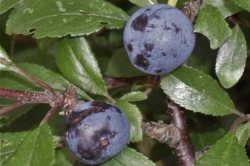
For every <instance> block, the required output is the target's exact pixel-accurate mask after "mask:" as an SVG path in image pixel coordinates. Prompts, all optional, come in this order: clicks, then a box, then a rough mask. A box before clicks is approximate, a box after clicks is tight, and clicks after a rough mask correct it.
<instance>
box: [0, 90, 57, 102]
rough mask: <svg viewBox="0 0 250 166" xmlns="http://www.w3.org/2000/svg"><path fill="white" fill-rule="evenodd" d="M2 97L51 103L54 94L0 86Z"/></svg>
mask: <svg viewBox="0 0 250 166" xmlns="http://www.w3.org/2000/svg"><path fill="white" fill-rule="evenodd" d="M0 98H7V99H13V100H19V101H22V102H23V103H51V102H52V101H53V95H49V94H48V93H46V92H26V91H19V90H10V89H4V88H0Z"/></svg>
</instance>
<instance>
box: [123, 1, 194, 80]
mask: <svg viewBox="0 0 250 166" xmlns="http://www.w3.org/2000/svg"><path fill="white" fill-rule="evenodd" d="M123 43H124V46H125V49H126V51H127V53H128V56H129V59H130V61H131V62H132V64H133V65H134V66H135V67H136V68H138V69H139V70H141V71H142V72H145V73H148V74H154V75H160V74H165V73H169V72H171V71H173V70H174V69H176V68H177V67H179V66H180V65H182V64H183V63H184V62H185V61H186V60H187V58H188V57H189V56H190V54H191V53H192V50H193V48H194V44H195V34H194V33H193V25H192V23H191V22H190V20H189V19H188V18H187V17H186V16H185V15H184V14H183V13H182V12H181V11H180V10H179V9H177V8H175V7H172V6H169V5H165V4H155V5H150V6H147V7H144V8H141V9H139V10H138V11H136V12H135V13H134V14H133V15H132V16H131V17H130V19H129V20H128V22H127V24H126V27H125V29H124V34H123Z"/></svg>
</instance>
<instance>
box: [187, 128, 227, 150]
mask: <svg viewBox="0 0 250 166" xmlns="http://www.w3.org/2000/svg"><path fill="white" fill-rule="evenodd" d="M225 134H226V131H225V129H223V128H219V127H217V128H212V129H207V130H206V129H203V130H201V131H191V132H190V136H191V139H192V142H193V145H194V148H195V151H196V152H197V151H202V150H204V149H205V148H206V147H207V146H211V145H213V144H215V142H216V141H218V140H219V139H220V138H222V137H223V136H224V135H225Z"/></svg>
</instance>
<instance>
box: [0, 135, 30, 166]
mask: <svg viewBox="0 0 250 166" xmlns="http://www.w3.org/2000/svg"><path fill="white" fill-rule="evenodd" d="M29 133H30V132H29V131H25V132H15V133H0V135H1V137H0V149H1V150H0V159H1V160H0V165H5V163H6V162H7V161H8V160H9V159H10V158H12V156H13V155H14V154H15V151H16V149H17V148H18V146H19V145H20V143H21V142H22V141H23V140H24V139H25V137H26V136H27V135H28V134H29Z"/></svg>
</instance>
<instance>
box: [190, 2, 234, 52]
mask: <svg viewBox="0 0 250 166" xmlns="http://www.w3.org/2000/svg"><path fill="white" fill-rule="evenodd" d="M194 32H198V33H201V34H203V35H205V36H206V37H207V38H208V39H209V40H210V47H211V48H212V49H216V48H218V47H220V46H221V44H222V43H223V42H224V41H225V40H226V38H227V37H228V36H230V35H231V29H230V28H229V27H228V24H227V23H226V21H225V20H224V17H223V15H222V14H221V13H220V12H219V11H218V9H217V8H215V7H214V6H212V5H204V6H203V8H201V10H200V12H199V15H198V18H197V20H196V23H195V26H194Z"/></svg>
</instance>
